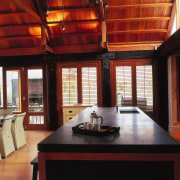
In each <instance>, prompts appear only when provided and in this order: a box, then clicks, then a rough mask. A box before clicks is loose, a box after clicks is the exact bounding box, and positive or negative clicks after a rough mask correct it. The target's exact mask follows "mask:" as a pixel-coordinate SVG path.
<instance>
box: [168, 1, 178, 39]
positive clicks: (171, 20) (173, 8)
mask: <svg viewBox="0 0 180 180" xmlns="http://www.w3.org/2000/svg"><path fill="white" fill-rule="evenodd" d="M175 14H176V2H175V1H174V4H173V7H172V10H171V16H170V17H171V18H170V20H169V24H168V28H167V33H166V37H165V40H166V39H167V38H168V37H170V35H171V31H172V27H173V23H174V18H175Z"/></svg>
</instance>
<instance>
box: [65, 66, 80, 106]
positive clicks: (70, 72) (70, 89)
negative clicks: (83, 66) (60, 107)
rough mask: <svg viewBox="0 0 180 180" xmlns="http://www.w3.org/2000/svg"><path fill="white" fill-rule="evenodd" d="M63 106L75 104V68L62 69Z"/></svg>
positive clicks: (76, 101) (76, 100)
mask: <svg viewBox="0 0 180 180" xmlns="http://www.w3.org/2000/svg"><path fill="white" fill-rule="evenodd" d="M62 92H63V104H77V103H78V99H77V68H62Z"/></svg>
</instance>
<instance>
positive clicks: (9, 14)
mask: <svg viewBox="0 0 180 180" xmlns="http://www.w3.org/2000/svg"><path fill="white" fill-rule="evenodd" d="M26 15H27V12H14V13H2V14H0V16H1V18H2V17H3V18H5V17H9V16H26Z"/></svg>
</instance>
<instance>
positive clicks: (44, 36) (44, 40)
mask: <svg viewBox="0 0 180 180" xmlns="http://www.w3.org/2000/svg"><path fill="white" fill-rule="evenodd" d="M34 3H35V6H36V7H37V10H38V13H39V14H40V17H41V21H42V23H43V25H42V26H41V46H40V48H41V49H43V48H42V47H45V48H44V50H45V51H48V50H50V51H49V52H50V53H53V50H52V48H51V47H50V46H49V45H47V44H48V43H49V44H50V45H51V46H54V42H53V39H52V37H51V32H50V29H49V27H48V25H47V22H46V17H45V13H44V12H43V10H42V9H43V7H42V5H43V4H42V1H39V0H36V1H34Z"/></svg>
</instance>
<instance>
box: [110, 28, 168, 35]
mask: <svg viewBox="0 0 180 180" xmlns="http://www.w3.org/2000/svg"><path fill="white" fill-rule="evenodd" d="M154 32H164V33H166V32H167V29H143V30H124V31H109V32H107V33H108V34H121V33H154Z"/></svg>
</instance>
